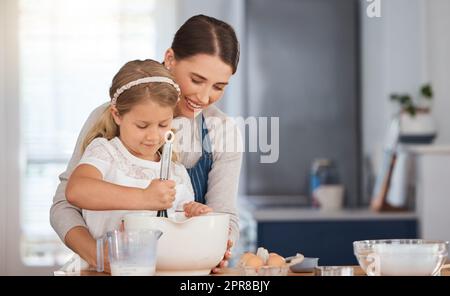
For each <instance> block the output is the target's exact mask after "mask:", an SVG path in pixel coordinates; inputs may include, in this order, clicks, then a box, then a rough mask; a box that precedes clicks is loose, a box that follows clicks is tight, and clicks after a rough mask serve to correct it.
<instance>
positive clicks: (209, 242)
mask: <svg viewBox="0 0 450 296" xmlns="http://www.w3.org/2000/svg"><path fill="white" fill-rule="evenodd" d="M229 219H230V217H229V215H228V214H219V213H209V214H206V215H202V216H197V217H192V218H186V217H185V216H184V213H176V214H175V217H173V218H162V217H155V216H154V215H152V214H150V213H131V214H127V215H125V216H124V222H125V229H127V230H136V229H158V230H161V231H162V232H163V234H162V236H161V238H160V239H159V241H158V252H157V259H156V274H157V275H208V274H209V273H210V271H211V269H212V268H213V267H215V266H216V265H217V264H218V263H219V262H220V261H221V260H222V258H223V256H224V254H225V251H226V249H227V241H228V231H229V230H228V229H229Z"/></svg>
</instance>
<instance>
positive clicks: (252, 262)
mask: <svg viewBox="0 0 450 296" xmlns="http://www.w3.org/2000/svg"><path fill="white" fill-rule="evenodd" d="M263 265H264V261H263V260H262V259H261V258H259V257H258V256H256V255H254V256H250V257H249V258H248V259H247V261H246V262H245V267H253V268H255V269H258V268H260V267H261V266H263Z"/></svg>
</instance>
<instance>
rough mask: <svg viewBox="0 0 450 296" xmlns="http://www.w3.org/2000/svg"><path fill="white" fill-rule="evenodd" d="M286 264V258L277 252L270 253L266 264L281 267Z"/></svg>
mask: <svg viewBox="0 0 450 296" xmlns="http://www.w3.org/2000/svg"><path fill="white" fill-rule="evenodd" d="M285 264H286V260H284V258H283V257H281V256H280V255H278V254H277V253H270V254H269V259H268V260H267V265H268V266H272V267H275V266H276V267H281V266H283V265H285Z"/></svg>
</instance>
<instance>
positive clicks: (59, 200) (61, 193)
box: [50, 103, 109, 242]
mask: <svg viewBox="0 0 450 296" xmlns="http://www.w3.org/2000/svg"><path fill="white" fill-rule="evenodd" d="M108 106H109V103H105V104H103V105H101V106H99V107H98V108H97V109H95V110H94V111H93V112H92V113H91V114H90V115H89V117H88V119H87V120H86V122H85V124H84V126H83V128H82V130H81V132H80V134H79V135H78V139H77V144H76V146H75V149H74V152H73V154H72V157H71V159H70V161H69V164H68V166H67V169H66V171H65V172H63V173H62V174H61V175H60V176H59V180H60V183H59V184H58V188H57V189H56V193H55V196H54V197H53V204H52V207H51V209H50V224H51V226H52V227H53V229H54V230H55V232H56V233H57V234H58V236H59V237H60V238H61V240H62V241H63V242H65V241H66V236H67V234H68V232H69V231H70V230H71V229H72V228H74V227H79V226H81V227H86V222H85V221H84V219H83V216H82V215H81V209H79V208H77V207H76V206H74V205H72V204H70V203H69V202H68V201H67V199H66V196H65V191H66V186H67V181H68V179H69V177H70V174H71V173H72V171H73V170H74V169H75V167H76V166H77V165H78V162H79V161H80V159H81V155H82V150H81V147H82V142H83V140H84V138H85V136H86V134H87V132H88V131H89V129H90V128H91V127H92V126H93V125H94V124H95V122H96V121H97V119H98V118H100V116H101V114H102V113H103V111H104V110H105V108H108Z"/></svg>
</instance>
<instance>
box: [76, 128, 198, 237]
mask: <svg viewBox="0 0 450 296" xmlns="http://www.w3.org/2000/svg"><path fill="white" fill-rule="evenodd" d="M80 164H88V165H92V166H94V167H95V168H96V169H97V170H99V171H100V173H101V174H102V176H103V180H104V181H107V182H110V183H113V184H117V185H122V186H128V187H136V188H146V187H148V185H149V184H150V182H151V181H152V180H153V179H158V178H159V174H160V165H161V164H160V162H155V161H149V160H144V159H141V158H138V157H136V156H134V155H133V154H131V153H130V152H129V151H128V149H127V148H126V147H125V146H124V145H123V143H122V142H121V140H120V139H119V138H117V137H115V138H113V139H111V140H109V141H108V140H107V139H105V138H96V139H94V140H93V141H92V142H91V143H90V144H89V145H88V146H87V147H86V150H85V152H84V153H83V156H82V157H81V160H80V162H79V164H78V165H80ZM170 172H171V173H170V179H172V180H174V181H175V183H176V196H175V201H174V203H173V207H172V208H170V209H168V210H167V211H168V214H169V216H172V215H173V214H174V212H175V211H182V210H183V205H184V204H185V203H187V202H190V201H194V190H193V188H192V184H191V180H190V178H189V175H188V173H187V170H186V168H185V167H184V166H183V165H181V164H178V163H174V162H172V163H171V168H170ZM129 212H130V211H125V210H124V211H92V210H84V209H83V211H82V213H83V217H84V219H85V221H86V224H87V226H88V228H89V231H90V233H91V234H92V236H93V237H94V238H95V239H97V238H100V237H101V236H103V235H104V234H105V233H106V232H107V231H110V230H114V229H117V228H118V227H119V225H120V222H121V219H122V217H123V215H124V214H126V213H129ZM146 212H148V213H151V214H153V215H155V216H156V211H146Z"/></svg>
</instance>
